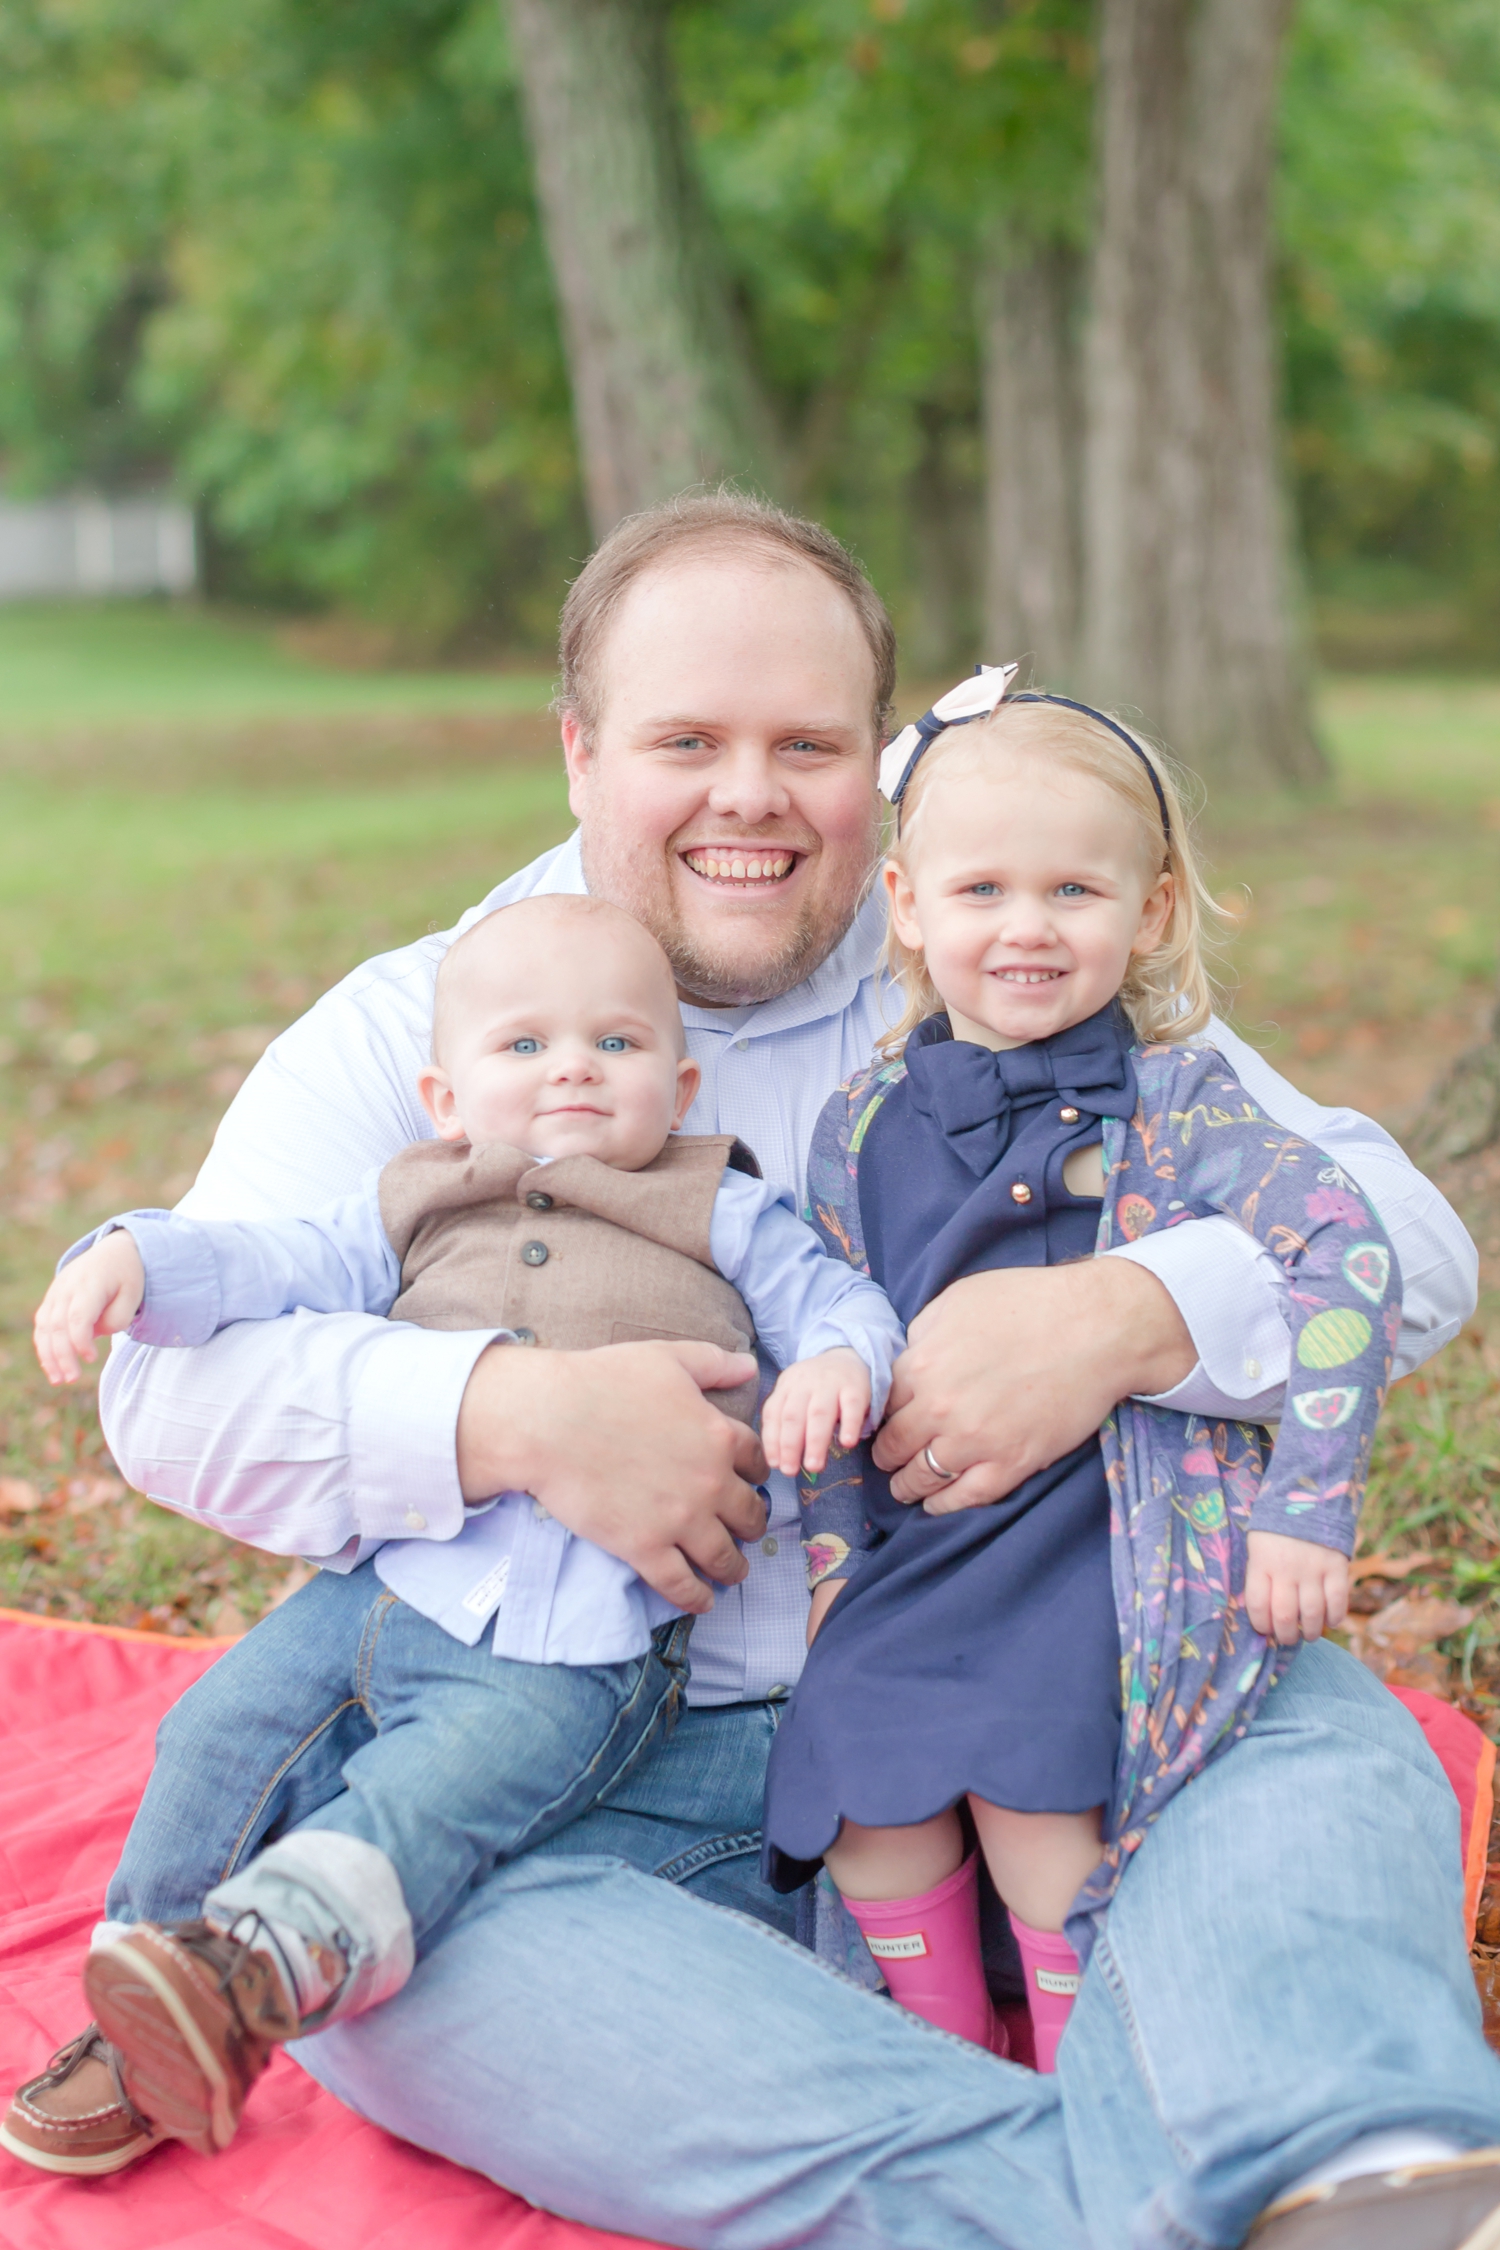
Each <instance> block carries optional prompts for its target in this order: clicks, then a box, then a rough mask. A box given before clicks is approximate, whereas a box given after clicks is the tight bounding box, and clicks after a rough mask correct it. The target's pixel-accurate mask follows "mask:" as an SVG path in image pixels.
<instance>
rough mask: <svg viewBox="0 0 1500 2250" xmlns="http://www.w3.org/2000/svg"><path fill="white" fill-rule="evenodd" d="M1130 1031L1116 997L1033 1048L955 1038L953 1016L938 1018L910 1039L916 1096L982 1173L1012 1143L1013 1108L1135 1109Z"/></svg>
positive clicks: (979, 1175) (1096, 1113)
mask: <svg viewBox="0 0 1500 2250" xmlns="http://www.w3.org/2000/svg"><path fill="white" fill-rule="evenodd" d="M1129 1038H1130V1031H1129V1026H1128V1024H1126V1023H1125V1022H1124V1020H1123V1018H1122V1017H1121V1015H1120V1012H1119V1010H1118V1008H1117V1006H1116V1004H1115V1003H1114V1002H1111V1003H1110V1005H1109V1007H1108V1008H1104V1009H1101V1010H1100V1012H1099V1013H1098V1015H1094V1016H1090V1017H1089V1018H1088V1020H1087V1022H1085V1023H1080V1024H1074V1025H1072V1026H1071V1027H1070V1028H1069V1029H1068V1030H1067V1031H1059V1032H1056V1033H1055V1034H1054V1035H1053V1037H1052V1038H1051V1039H1038V1040H1034V1041H1033V1042H1032V1043H1031V1044H1030V1045H1029V1046H1026V1047H1009V1048H1000V1049H992V1048H989V1047H976V1046H974V1045H973V1044H971V1042H970V1041H968V1040H967V1039H955V1038H953V1036H952V1034H951V1032H950V1031H949V1029H948V1023H947V1019H946V1017H941V1016H935V1017H930V1018H929V1019H928V1021H927V1022H926V1023H924V1024H921V1025H919V1026H918V1028H917V1030H916V1031H915V1032H913V1034H912V1036H911V1038H910V1040H909V1041H908V1042H907V1048H906V1068H907V1075H908V1077H909V1078H910V1080H911V1088H912V1098H913V1100H914V1101H915V1103H916V1106H917V1107H918V1109H920V1110H922V1111H924V1112H925V1113H926V1114H927V1115H928V1116H929V1117H930V1118H931V1119H932V1120H933V1123H934V1124H935V1125H937V1126H938V1127H939V1129H940V1130H941V1131H942V1133H943V1135H944V1136H945V1138H946V1139H947V1141H948V1143H949V1145H950V1146H951V1147H952V1149H953V1152H954V1154H955V1155H956V1156H958V1157H961V1158H962V1160H963V1162H964V1163H965V1164H966V1165H967V1167H968V1169H969V1170H970V1171H971V1172H972V1173H973V1174H974V1176H975V1177H976V1179H981V1180H982V1179H984V1178H985V1176H986V1175H987V1174H988V1173H990V1172H992V1171H993V1170H994V1168H995V1166H996V1164H997V1163H998V1162H999V1161H1000V1158H1001V1157H1002V1156H1003V1155H1004V1154H1005V1151H1006V1149H1007V1148H1008V1147H1009V1145H1010V1142H1011V1138H1012V1112H1013V1111H1016V1110H1026V1109H1034V1108H1036V1107H1037V1106H1038V1105H1039V1104H1040V1103H1042V1102H1044V1101H1047V1100H1049V1099H1055V1100H1057V1101H1058V1102H1059V1103H1060V1104H1061V1106H1062V1107H1064V1108H1072V1109H1078V1110H1086V1111H1087V1112H1088V1113H1089V1115H1090V1116H1093V1117H1130V1116H1132V1115H1133V1114H1134V1111H1135V1102H1136V1091H1135V1072H1134V1070H1133V1069H1132V1068H1131V1063H1130V1056H1129V1054H1128V1052H1127V1046H1128V1042H1129Z"/></svg>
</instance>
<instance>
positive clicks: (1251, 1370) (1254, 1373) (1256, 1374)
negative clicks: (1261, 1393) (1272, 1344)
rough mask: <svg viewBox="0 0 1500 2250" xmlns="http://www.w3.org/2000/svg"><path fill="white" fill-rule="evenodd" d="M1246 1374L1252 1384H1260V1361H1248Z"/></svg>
mask: <svg viewBox="0 0 1500 2250" xmlns="http://www.w3.org/2000/svg"><path fill="white" fill-rule="evenodd" d="M1245 1373H1246V1374H1247V1375H1248V1376H1249V1378H1250V1380H1251V1382H1252V1383H1257V1382H1259V1380H1260V1361H1259V1360H1258V1359H1247V1360H1246V1362H1245Z"/></svg>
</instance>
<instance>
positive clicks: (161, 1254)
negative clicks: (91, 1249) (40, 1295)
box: [99, 1211, 224, 1349]
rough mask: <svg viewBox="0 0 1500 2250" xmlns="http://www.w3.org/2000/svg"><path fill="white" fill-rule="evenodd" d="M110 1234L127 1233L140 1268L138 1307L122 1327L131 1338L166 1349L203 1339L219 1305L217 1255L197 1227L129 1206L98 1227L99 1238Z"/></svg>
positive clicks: (216, 1320) (215, 1322)
mask: <svg viewBox="0 0 1500 2250" xmlns="http://www.w3.org/2000/svg"><path fill="white" fill-rule="evenodd" d="M110 1234H128V1235H129V1236H130V1239H131V1241H132V1242H133V1243H134V1244H135V1246H136V1249H137V1250H138V1251H139V1252H140V1258H141V1264H142V1265H143V1266H144V1268H145V1271H146V1289H145V1294H144V1296H143V1297H142V1298H141V1305H140V1310H139V1312H138V1313H137V1314H136V1316H135V1318H134V1320H133V1321H132V1322H131V1323H130V1327H129V1329H128V1330H127V1331H126V1333H127V1334H128V1335H129V1337H130V1338H131V1340H132V1342H133V1343H137V1344H153V1345H163V1346H166V1347H167V1348H169V1349H175V1348H180V1347H182V1346H184V1345H191V1344H206V1343H207V1342H208V1339H209V1337H210V1336H212V1335H214V1334H215V1333H216V1332H217V1330H218V1328H219V1325H220V1322H221V1319H222V1316H223V1309H224V1307H223V1295H222V1292H221V1289H220V1285H219V1264H218V1260H217V1259H216V1258H215V1256H214V1254H213V1251H212V1250H211V1249H210V1248H209V1245H208V1239H207V1237H206V1236H205V1235H204V1233H203V1232H202V1229H201V1228H199V1227H195V1226H183V1225H180V1224H178V1223H177V1222H175V1221H174V1220H172V1219H171V1218H170V1217H169V1216H167V1215H166V1214H165V1213H161V1214H157V1213H153V1212H148V1211H133V1212H132V1213H131V1214H130V1216H129V1218H127V1219H111V1220H110V1221H109V1222H108V1224H107V1225H106V1226H102V1227H101V1228H100V1229H99V1239H100V1241H103V1239H104V1237H105V1236H106V1235H110Z"/></svg>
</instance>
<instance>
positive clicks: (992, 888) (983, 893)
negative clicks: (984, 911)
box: [969, 883, 1000, 898]
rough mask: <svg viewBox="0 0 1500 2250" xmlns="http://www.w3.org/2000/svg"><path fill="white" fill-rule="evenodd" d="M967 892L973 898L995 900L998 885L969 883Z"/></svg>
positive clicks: (998, 889)
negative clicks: (968, 891)
mask: <svg viewBox="0 0 1500 2250" xmlns="http://www.w3.org/2000/svg"><path fill="white" fill-rule="evenodd" d="M969 890H970V893H971V895H972V896H973V897H974V898H997V897H998V896H999V893H1000V885H999V884H998V883H971V884H970V885H969Z"/></svg>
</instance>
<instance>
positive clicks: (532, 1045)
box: [510, 1037, 542, 1055]
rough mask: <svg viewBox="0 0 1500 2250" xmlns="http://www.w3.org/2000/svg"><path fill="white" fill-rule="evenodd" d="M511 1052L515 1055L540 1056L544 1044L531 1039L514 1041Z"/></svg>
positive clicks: (538, 1040)
mask: <svg viewBox="0 0 1500 2250" xmlns="http://www.w3.org/2000/svg"><path fill="white" fill-rule="evenodd" d="M510 1051H511V1053H512V1054H513V1055H539V1054H540V1053H541V1051H542V1043H541V1041H540V1039H532V1038H529V1037H528V1038H525V1039H513V1040H512V1041H511V1047H510Z"/></svg>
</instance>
